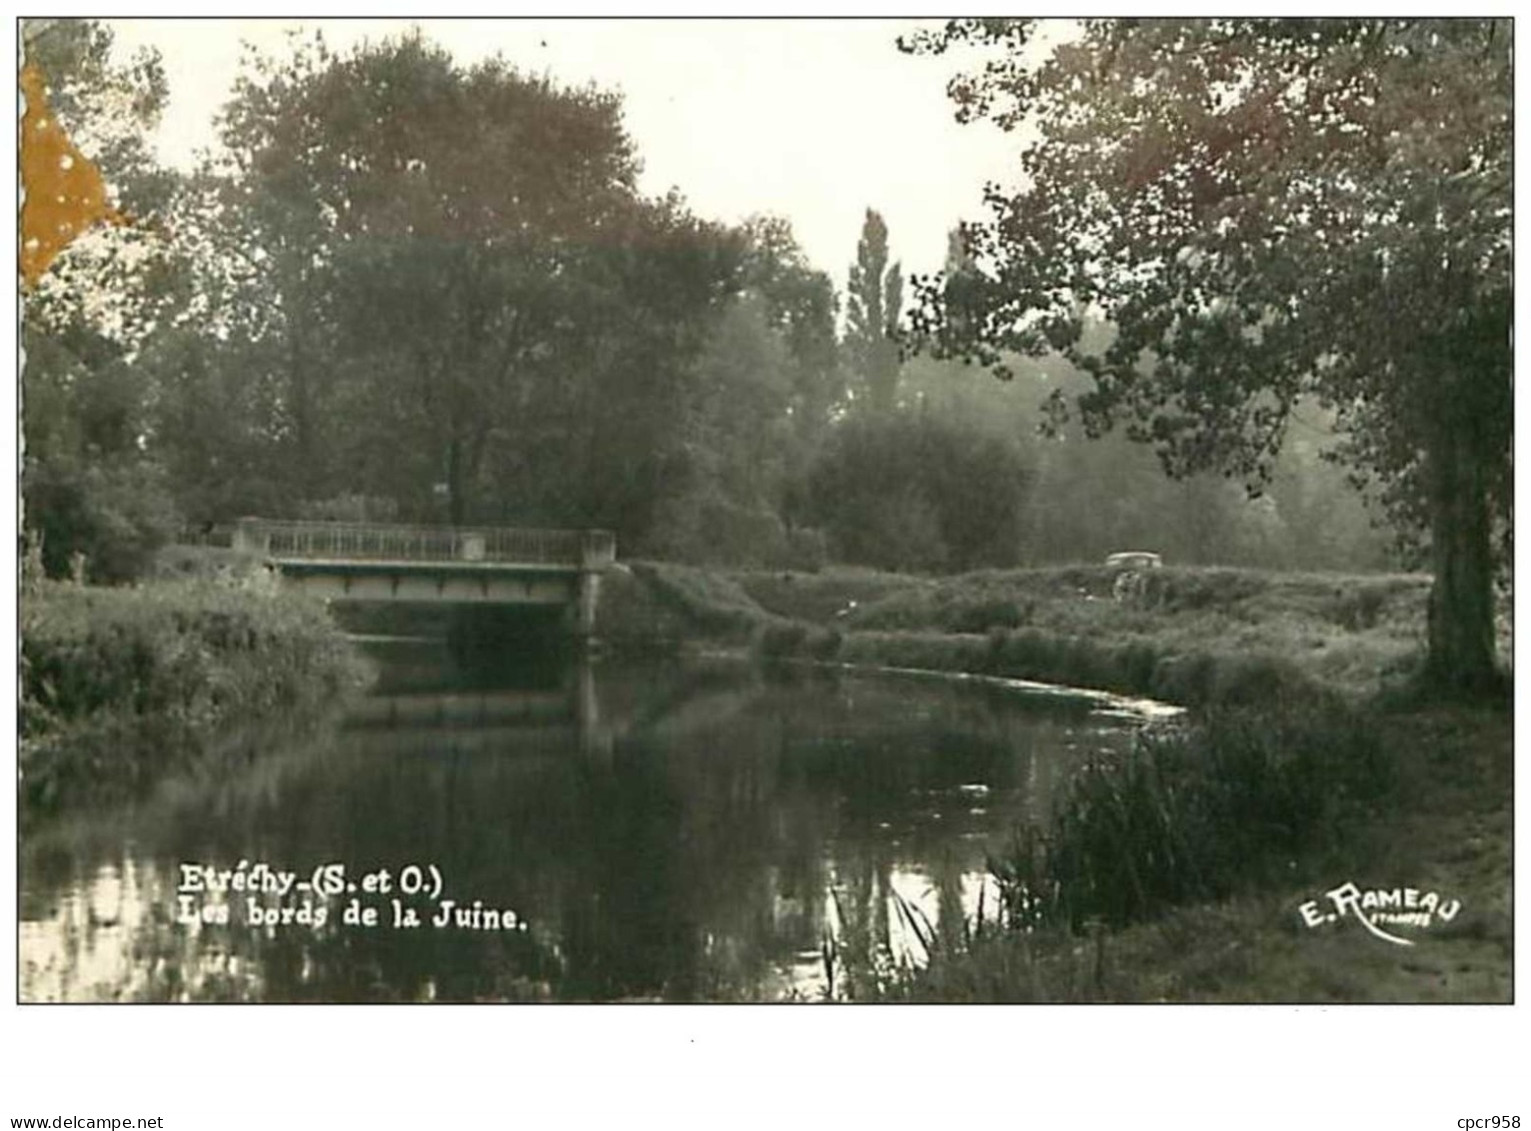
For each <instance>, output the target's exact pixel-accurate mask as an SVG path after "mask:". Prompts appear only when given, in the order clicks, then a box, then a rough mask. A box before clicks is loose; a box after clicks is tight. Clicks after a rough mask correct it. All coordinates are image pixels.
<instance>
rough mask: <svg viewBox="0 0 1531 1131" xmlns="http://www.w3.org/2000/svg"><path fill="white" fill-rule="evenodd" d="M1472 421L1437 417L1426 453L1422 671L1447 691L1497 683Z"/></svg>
mask: <svg viewBox="0 0 1531 1131" xmlns="http://www.w3.org/2000/svg"><path fill="white" fill-rule="evenodd" d="M1474 439H1475V436H1474V429H1473V427H1472V422H1471V420H1461V419H1458V420H1451V419H1447V420H1444V421H1441V422H1440V426H1439V428H1438V430H1437V431H1436V435H1435V438H1434V444H1433V447H1432V450H1431V451H1430V452H1429V453H1428V460H1429V464H1428V469H1427V470H1428V474H1429V477H1430V555H1431V563H1432V566H1433V569H1434V573H1435V583H1434V585H1433V586H1432V587H1431V590H1430V618H1429V623H1430V643H1429V656H1428V659H1427V662H1426V676H1427V678H1428V679H1429V680H1430V682H1431V683H1432V684H1433V685H1434V686H1435V687H1437V688H1439V689H1440V690H1443V691H1446V692H1448V693H1469V694H1471V693H1477V692H1482V691H1485V690H1488V689H1490V688H1492V687H1493V686H1495V684H1496V682H1497V675H1496V672H1495V666H1494V588H1493V586H1494V563H1493V547H1492V540H1491V533H1490V518H1489V500H1488V483H1487V476H1486V475H1485V468H1484V463H1483V461H1484V458H1485V456H1486V455H1487V454H1488V453H1486V452H1483V451H1480V450H1477V445H1476V444H1475V443H1474Z"/></svg>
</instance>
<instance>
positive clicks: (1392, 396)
mask: <svg viewBox="0 0 1531 1131" xmlns="http://www.w3.org/2000/svg"><path fill="white" fill-rule="evenodd" d="M1049 41H1050V42H1049ZM957 44H967V45H977V46H978V47H979V48H981V49H983V50H985V51H987V52H988V59H987V62H986V63H985V64H984V65H983V66H982V68H981V69H979V70H978V71H977V72H975V73H971V74H966V75H963V76H961V77H959V78H958V79H956V80H954V82H953V83H952V85H951V87H950V92H951V94H952V97H953V99H954V100H955V102H956V104H957V107H958V117H959V119H961V120H971V119H973V118H979V117H986V118H991V119H993V120H994V121H996V122H997V123H999V124H1000V125H1001V126H1002V127H1003V128H1005V129H1007V130H1015V129H1017V127H1019V126H1021V124H1022V123H1023V122H1024V123H1026V124H1027V126H1028V130H1029V131H1034V135H1031V136H1034V138H1035V140H1032V141H1026V142H1023V143H1022V148H1021V157H1020V170H1019V171H1020V173H1021V175H1022V176H1021V180H1022V182H1023V187H1021V188H1020V189H1017V190H1013V191H1004V190H1001V189H999V188H997V187H991V188H990V190H989V191H988V192H987V194H986V203H987V206H988V209H989V218H988V219H987V220H986V221H984V222H982V223H979V224H975V225H970V226H968V227H966V228H965V229H964V236H965V239H966V241H967V245H968V250H969V253H970V254H971V256H972V258H973V260H974V262H975V263H976V264H978V266H979V270H978V272H977V273H976V274H975V273H970V274H969V275H968V276H967V278H966V279H965V281H964V285H963V286H962V288H960V294H954V293H952V292H951V289H950V288H947V287H946V286H945V285H944V283H943V281H942V280H940V279H926V280H922V281H921V287H920V292H921V294H920V310H919V312H918V313H917V316H916V318H915V322H916V329H917V330H918V331H919V332H920V334H921V335H922V336H923V337H924V339H925V340H926V341H927V342H930V343H932V344H933V345H934V347H935V348H936V349H937V350H938V351H941V352H945V353H951V354H961V355H966V356H973V357H977V358H980V359H981V360H983V361H984V362H985V363H987V364H989V365H990V366H991V367H993V368H994V369H995V370H996V371H997V372H998V373H1000V375H1004V373H1005V370H1006V366H1005V361H1004V357H1003V353H1004V352H1005V351H1023V352H1031V353H1035V352H1038V351H1041V350H1044V349H1046V348H1049V347H1051V348H1054V349H1058V350H1060V351H1061V352H1062V353H1063V354H1064V355H1065V356H1066V357H1068V358H1069V359H1070V360H1071V361H1073V362H1074V363H1075V364H1077V365H1079V366H1080V367H1081V368H1083V369H1085V370H1086V371H1087V372H1089V373H1090V375H1091V376H1092V378H1093V387H1092V388H1091V389H1090V391H1088V392H1087V393H1085V394H1084V395H1082V396H1080V397H1078V398H1077V400H1076V402H1075V404H1074V407H1075V408H1077V410H1078V412H1079V413H1080V415H1081V417H1082V419H1083V422H1084V424H1085V426H1086V429H1087V430H1088V431H1089V432H1091V433H1092V434H1099V433H1101V432H1103V431H1105V430H1106V429H1108V428H1109V427H1111V425H1112V424H1113V423H1114V422H1117V421H1125V422H1126V427H1127V434H1128V435H1129V436H1130V437H1132V438H1134V439H1138V440H1142V441H1145V442H1148V443H1151V444H1153V445H1154V447H1155V448H1156V450H1157V451H1158V453H1159V455H1160V458H1161V460H1162V462H1163V464H1164V467H1165V468H1166V470H1168V471H1169V472H1170V473H1171V474H1172V475H1185V474H1189V473H1191V472H1194V471H1197V470H1201V469H1207V468H1218V469H1221V470H1224V471H1226V472H1230V473H1235V474H1239V475H1242V476H1244V477H1246V479H1247V480H1248V481H1249V482H1251V484H1252V485H1253V486H1254V487H1255V488H1256V489H1258V487H1259V486H1260V485H1261V483H1262V482H1263V480H1264V479H1265V478H1266V477H1267V476H1268V475H1269V474H1270V471H1271V469H1272V466H1273V461H1274V459H1275V456H1276V453H1277V452H1278V451H1279V449H1280V445H1281V440H1282V437H1283V435H1284V430H1285V427H1286V424H1287V421H1288V419H1289V415H1290V411H1291V409H1292V406H1293V405H1294V404H1295V403H1297V401H1298V399H1299V398H1300V397H1303V396H1311V397H1312V398H1313V399H1314V400H1315V401H1316V402H1317V403H1318V404H1320V405H1321V406H1322V407H1324V408H1326V409H1329V410H1332V411H1333V412H1334V413H1335V414H1336V416H1337V418H1338V420H1339V424H1340V427H1341V429H1342V430H1343V431H1344V433H1345V435H1346V438H1347V443H1346V445H1345V447H1344V449H1343V456H1344V458H1346V459H1347V460H1348V461H1349V463H1350V466H1351V467H1352V469H1353V470H1354V471H1355V472H1356V474H1357V475H1358V476H1359V477H1362V478H1371V479H1375V480H1378V481H1380V482H1382V483H1383V484H1385V485H1387V495H1386V497H1387V500H1388V502H1389V503H1390V504H1391V506H1392V511H1393V514H1394V515H1395V517H1396V518H1397V519H1398V520H1400V521H1401V522H1405V523H1411V524H1413V525H1414V526H1415V527H1417V528H1419V529H1423V530H1426V531H1428V535H1429V540H1430V554H1431V560H1432V563H1433V566H1434V573H1435V583H1434V587H1433V589H1432V593H1431V599H1430V630H1429V652H1428V656H1427V663H1426V674H1427V675H1428V676H1429V677H1430V678H1431V679H1432V680H1433V681H1435V682H1436V683H1438V684H1439V685H1442V686H1449V687H1453V688H1457V689H1462V690H1471V689H1476V688H1481V687H1484V686H1489V685H1492V684H1493V683H1494V682H1495V673H1494V646H1493V606H1492V579H1493V553H1492V538H1491V534H1492V529H1493V523H1494V518H1495V514H1496V512H1497V514H1498V515H1499V516H1500V520H1501V522H1503V523H1505V524H1507V523H1508V519H1509V507H1510V477H1509V459H1510V427H1511V411H1510V409H1511V386H1510V377H1511V352H1510V343H1509V327H1510V317H1511V315H1510V311H1511V294H1512V276H1511V267H1510V213H1511V208H1510V195H1509V193H1510V187H1509V186H1510V157H1511V127H1510V110H1511V87H1510V34H1509V25H1508V24H1507V23H1506V22H1505V21H1502V20H1497V21H1496V20H1446V21H1429V20H1425V21H1419V20H1287V19H1283V20H1246V19H1233V20H1091V21H1085V22H1082V23H1080V24H1077V25H1070V26H1068V27H1067V28H1060V27H1057V26H1047V27H1044V25H1041V24H1039V23H1038V22H1036V21H1032V20H1016V21H1012V20H967V21H958V22H954V23H951V24H949V25H948V26H947V27H946V29H945V30H944V31H943V32H941V33H938V34H935V35H926V36H921V37H917V38H916V40H915V41H912V42H909V43H906V44H905V45H904V46H905V47H906V48H908V49H912V50H930V51H941V50H946V49H947V48H949V47H952V46H953V45H957ZM953 313H955V314H957V316H956V317H953V316H952V315H953ZM1088 317H1102V318H1104V319H1106V320H1108V321H1109V322H1110V323H1111V325H1112V326H1113V327H1114V335H1113V336H1110V337H1109V338H1108V340H1106V341H1093V342H1092V341H1089V340H1088V339H1086V338H1083V337H1082V336H1081V327H1082V325H1083V323H1084V322H1085V320H1086V318H1088ZM1053 407H1054V409H1055V411H1057V412H1059V413H1060V414H1061V413H1063V412H1064V410H1065V408H1066V406H1065V405H1064V404H1062V403H1061V402H1060V403H1057V404H1055V405H1054V406H1053Z"/></svg>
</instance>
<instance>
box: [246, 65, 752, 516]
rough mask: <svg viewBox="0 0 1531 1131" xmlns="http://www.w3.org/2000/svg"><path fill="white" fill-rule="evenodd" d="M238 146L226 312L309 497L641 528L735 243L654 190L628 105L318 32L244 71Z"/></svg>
mask: <svg viewBox="0 0 1531 1131" xmlns="http://www.w3.org/2000/svg"><path fill="white" fill-rule="evenodd" d="M223 137H224V141H225V144H226V145H227V147H228V149H229V152H230V154H231V157H230V159H229V162H228V167H227V168H226V169H225V170H223V176H222V179H221V186H220V195H221V204H222V206H223V208H222V212H223V215H224V216H226V217H227V218H228V219H229V221H230V223H229V225H228V227H226V228H225V231H226V233H228V236H229V238H228V239H227V240H226V241H225V243H226V245H227V247H228V251H227V253H226V254H225V255H224V256H223V259H225V260H226V261H238V262H241V263H243V264H244V265H245V285H244V286H243V288H242V294H243V300H242V302H241V303H240V304H239V305H240V307H241V313H239V314H238V315H237V316H236V317H235V318H234V321H235V322H236V323H237V324H239V325H241V326H242V327H243V333H244V335H245V337H246V339H247V341H249V342H250V343H251V344H252V345H254V344H259V343H273V344H275V346H276V348H275V350H274V352H275V354H276V355H277V357H278V358H279V362H278V363H279V365H280V367H281V370H282V372H283V374H284V380H283V382H282V388H281V390H280V395H279V398H278V401H277V408H278V411H279V413H280V416H281V419H280V420H279V421H278V426H277V427H276V428H275V429H274V435H275V437H276V438H277V439H278V441H279V442H280V443H282V444H283V445H284V446H285V447H286V448H287V449H288V450H289V451H290V452H291V455H292V461H291V462H292V464H293V466H294V467H295V468H296V469H297V470H296V473H295V483H294V488H295V491H296V492H298V493H299V497H304V496H306V497H308V498H323V497H328V496H331V495H335V494H337V493H339V492H342V491H344V492H353V493H354V492H372V491H375V492H378V493H381V494H385V495H388V496H391V497H393V498H394V499H396V500H397V501H398V503H399V505H400V506H401V508H402V509H403V510H404V511H405V512H407V513H412V514H415V515H417V516H419V517H428V516H430V515H431V512H432V509H433V507H434V498H435V493H436V485H437V484H444V485H445V493H446V498H447V505H446V513H445V514H444V515H441V516H440V517H445V518H448V519H449V520H450V521H452V522H454V523H460V522H466V521H483V520H489V519H509V520H515V521H525V520H527V519H531V518H538V519H545V520H550V521H566V522H572V521H601V522H610V523H613V524H614V525H617V526H618V527H619V530H620V532H621V533H623V534H626V535H630V534H633V533H638V532H641V530H642V528H643V526H644V524H645V523H646V522H647V521H648V518H649V509H648V508H649V506H650V502H651V499H650V497H651V496H652V495H653V494H654V493H655V492H662V490H663V489H664V481H665V480H666V478H667V476H668V475H669V474H670V472H671V465H672V464H673V462H674V457H675V446H674V444H673V443H672V442H671V439H670V438H669V437H668V436H667V435H661V433H663V432H664V430H665V429H666V428H668V427H669V426H670V425H669V423H668V422H669V421H670V420H671V419H672V418H673V416H674V411H673V410H674V409H675V407H676V405H677V404H678V403H679V401H680V400H681V399H682V397H681V393H680V388H681V386H682V385H683V384H684V381H685V380H686V374H687V373H688V366H689V364H690V361H691V359H693V358H694V357H695V355H696V354H697V352H699V350H700V349H701V344H702V341H703V339H704V336H705V323H706V321H707V319H708V318H709V317H710V315H711V310H712V307H713V306H714V305H715V304H716V303H717V302H719V301H721V299H722V298H723V297H724V296H725V295H726V294H727V293H728V291H729V290H730V289H731V287H732V285H733V277H734V274H735V272H736V270H737V264H736V259H737V253H736V251H735V250H733V249H732V246H731V243H730V241H729V240H727V239H724V238H722V237H721V236H720V235H719V233H717V232H716V231H714V230H713V229H711V228H710V227H709V226H707V225H704V224H701V223H699V222H698V221H696V220H695V219H694V218H693V217H691V216H690V214H689V213H688V212H687V211H686V210H685V208H684V205H683V204H682V202H681V201H679V199H678V198H674V199H667V200H664V201H647V200H644V199H642V198H640V197H639V196H638V194H637V190H636V187H635V181H636V172H637V159H636V156H635V154H634V151H633V147H632V143H631V141H630V139H629V138H628V137H627V135H626V133H625V131H624V129H623V126H622V114H621V103H620V99H619V98H618V97H616V96H615V95H611V94H605V93H602V92H599V91H596V90H594V89H590V88H584V89H564V88H561V87H558V86H556V85H554V84H553V83H552V82H551V81H550V80H548V79H546V78H534V77H530V76H526V75H522V74H520V73H518V72H517V71H515V70H514V69H513V68H511V67H510V66H508V65H507V64H506V63H505V62H504V61H503V60H501V59H498V58H496V59H492V60H489V61H487V62H484V63H480V64H477V65H475V66H472V67H468V68H464V67H460V66H458V65H456V64H455V63H454V62H453V61H452V59H451V57H450V56H449V55H448V54H447V53H446V52H445V51H443V50H441V49H440V48H437V47H435V46H433V45H431V44H429V43H428V42H426V41H425V40H424V39H423V38H421V37H420V36H419V35H412V36H408V37H405V38H403V39H400V40H394V41H389V42H385V43H381V44H373V45H370V46H366V47H362V48H359V49H357V50H355V51H353V52H351V53H350V54H348V55H346V56H343V57H342V56H336V55H334V54H332V53H330V52H329V51H328V49H327V48H326V47H325V46H324V44H323V41H322V40H319V39H316V40H315V41H314V42H313V43H311V44H309V45H307V46H305V47H302V48H301V49H300V50H298V51H297V52H295V53H294V54H293V55H292V56H291V57H290V58H289V59H287V60H285V61H281V62H277V61H273V60H269V59H263V58H259V57H257V58H255V59H253V60H252V63H251V66H250V67H249V68H248V70H247V72H246V74H245V75H244V76H243V77H242V78H241V80H240V81H239V83H238V84H237V86H236V93H235V98H234V100H233V102H232V103H231V104H230V105H229V107H228V108H227V110H226V112H225V116H224V124H223ZM268 352H273V351H270V350H268ZM533 473H535V477H536V479H537V480H539V481H540V482H529V481H528V479H529V477H531V476H532V475H533ZM645 500H650V501H649V502H646V501H645Z"/></svg>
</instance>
